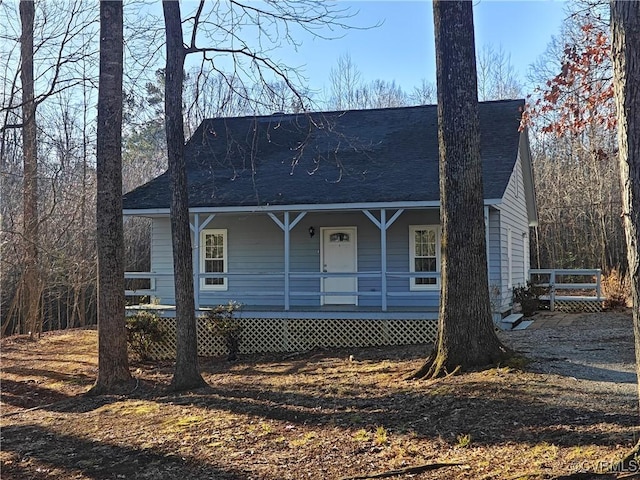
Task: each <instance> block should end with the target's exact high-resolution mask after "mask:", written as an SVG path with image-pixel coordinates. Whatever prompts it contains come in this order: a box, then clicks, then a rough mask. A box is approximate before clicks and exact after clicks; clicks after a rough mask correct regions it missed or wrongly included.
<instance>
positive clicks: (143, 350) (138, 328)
mask: <svg viewBox="0 0 640 480" xmlns="http://www.w3.org/2000/svg"><path fill="white" fill-rule="evenodd" d="M125 328H126V329H127V343H128V344H129V348H130V349H131V350H132V351H133V352H134V353H135V354H136V355H137V356H138V358H139V359H140V360H143V361H144V360H149V359H150V358H151V356H150V351H151V346H152V345H153V344H154V343H164V342H165V341H166V338H167V332H166V331H165V330H163V329H162V326H161V325H160V318H159V317H158V315H156V314H155V313H152V312H147V311H141V312H138V313H136V314H135V315H132V316H130V317H127V318H126V321H125Z"/></svg>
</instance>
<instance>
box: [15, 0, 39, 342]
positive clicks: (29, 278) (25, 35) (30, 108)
mask: <svg viewBox="0 0 640 480" xmlns="http://www.w3.org/2000/svg"><path fill="white" fill-rule="evenodd" d="M34 18H35V5H34V2H33V1H32V0H21V1H20V21H21V23H22V34H21V37H20V60H21V63H22V66H21V70H20V81H21V82H22V154H23V161H24V185H23V208H24V210H23V212H24V213H23V221H24V236H23V241H24V244H25V248H24V273H23V278H22V281H23V284H24V289H23V294H24V296H23V300H24V303H23V305H24V309H23V312H22V313H23V315H24V316H25V317H24V318H25V321H24V326H25V330H26V332H28V333H29V335H30V336H31V338H33V337H34V335H36V334H39V333H40V332H41V331H42V319H41V316H40V293H41V280H40V275H38V155H37V151H38V150H37V143H36V142H37V138H36V137H37V133H36V103H35V100H34V85H33V24H34Z"/></svg>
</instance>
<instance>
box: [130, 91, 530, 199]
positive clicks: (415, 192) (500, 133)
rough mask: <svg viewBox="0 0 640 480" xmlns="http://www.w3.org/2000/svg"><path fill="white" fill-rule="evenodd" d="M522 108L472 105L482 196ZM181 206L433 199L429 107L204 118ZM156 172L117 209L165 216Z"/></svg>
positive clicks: (493, 185) (488, 194)
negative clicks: (478, 134)
mask: <svg viewBox="0 0 640 480" xmlns="http://www.w3.org/2000/svg"><path fill="white" fill-rule="evenodd" d="M523 107H524V101H522V100H504V101H496V102H484V103H481V104H480V131H481V154H482V161H483V183H484V196H485V198H487V199H498V198H502V196H503V194H504V191H505V188H506V186H507V183H508V181H509V177H510V175H511V172H512V170H513V167H514V163H515V161H516V157H517V153H518V142H519V135H520V134H519V132H518V127H519V124H520V118H521V114H522V109H523ZM185 158H186V162H187V170H188V185H189V205H190V207H229V206H247V207H249V206H264V205H300V204H327V203H333V204H335V203H341V204H342V203H345V204H348V203H363V202H405V201H409V202H410V201H437V200H438V199H439V185H438V138H437V109H436V106H433V105H429V106H420V107H404V108H387V109H376V110H354V111H347V112H325V113H313V114H311V115H310V116H306V115H272V116H267V117H241V118H223V119H212V120H205V121H204V122H203V123H202V124H201V125H200V127H199V128H198V130H197V131H196V132H195V134H194V135H193V136H192V137H191V139H190V140H189V142H188V143H187V146H186V148H185ZM169 200H170V192H169V175H168V173H164V174H162V175H160V176H159V177H157V178H155V179H153V180H151V181H150V182H149V183H147V184H145V185H142V186H141V187H138V188H137V189H135V190H133V191H131V192H129V193H127V194H126V195H125V196H124V208H125V209H127V210H135V209H155V208H168V207H169Z"/></svg>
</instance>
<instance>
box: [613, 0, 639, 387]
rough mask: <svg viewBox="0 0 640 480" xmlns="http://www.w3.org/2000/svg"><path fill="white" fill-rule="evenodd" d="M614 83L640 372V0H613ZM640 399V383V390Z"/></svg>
mask: <svg viewBox="0 0 640 480" xmlns="http://www.w3.org/2000/svg"><path fill="white" fill-rule="evenodd" d="M611 34H612V35H611V47H612V52H611V53H612V57H613V87H614V96H615V103H616V117H617V124H618V156H619V164H620V182H621V187H622V188H621V190H622V218H623V222H624V230H625V237H626V241H627V259H628V264H629V265H628V268H629V277H630V279H631V292H632V300H633V327H634V335H635V343H636V370H637V373H638V374H639V375H640V257H639V256H638V233H639V232H640V2H639V1H637V0H634V1H627V0H625V1H621V0H614V1H612V2H611ZM638 398H639V399H640V384H639V390H638Z"/></svg>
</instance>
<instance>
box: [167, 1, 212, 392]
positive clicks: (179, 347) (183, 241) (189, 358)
mask: <svg viewBox="0 0 640 480" xmlns="http://www.w3.org/2000/svg"><path fill="white" fill-rule="evenodd" d="M162 8H163V10H164V23H165V29H166V34H167V68H166V71H165V73H166V79H165V97H164V101H165V122H166V131H167V159H168V162H169V175H170V178H171V236H172V241H173V272H174V278H175V291H176V368H175V372H174V375H173V380H172V382H171V387H172V388H173V389H174V390H190V389H194V388H199V387H203V386H205V385H206V383H205V381H204V380H203V378H202V376H201V375H200V371H199V368H198V340H197V336H196V316H195V304H194V301H193V287H194V286H193V263H192V259H191V232H190V226H189V196H188V191H187V175H186V168H185V161H184V126H183V121H182V82H183V76H184V56H185V49H184V46H183V43H182V23H181V19H180V4H179V3H178V2H176V1H164V2H162ZM197 234H198V233H197V232H196V235H197Z"/></svg>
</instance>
